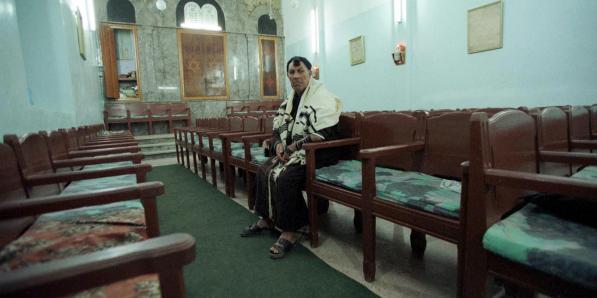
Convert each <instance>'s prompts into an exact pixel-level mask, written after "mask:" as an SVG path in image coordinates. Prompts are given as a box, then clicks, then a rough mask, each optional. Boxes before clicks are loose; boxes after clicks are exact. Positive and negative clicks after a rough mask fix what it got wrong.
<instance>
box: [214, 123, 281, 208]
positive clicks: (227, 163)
mask: <svg viewBox="0 0 597 298" xmlns="http://www.w3.org/2000/svg"><path fill="white" fill-rule="evenodd" d="M243 122H244V123H243V131H242V132H231V133H222V134H220V135H219V138H220V140H221V144H222V148H221V149H222V156H221V158H222V159H223V160H221V162H223V163H224V177H225V178H226V180H225V181H226V194H227V195H228V196H230V197H231V198H234V197H235V194H234V189H235V187H234V183H235V181H234V180H235V179H234V177H235V175H234V173H235V172H236V171H235V168H239V170H243V171H245V172H246V161H245V158H244V153H245V148H244V143H243V142H242V137H244V136H251V135H260V134H263V133H264V130H265V129H269V131H271V130H272V128H273V118H271V117H267V118H263V117H262V118H256V117H252V116H247V117H245V118H243ZM266 122H267V123H266ZM255 147H259V146H258V145H257V146H255ZM248 149H249V150H251V148H248ZM232 152H242V154H243V156H242V158H240V157H235V156H234V155H232ZM212 171H213V168H212ZM245 181H246V176H245Z"/></svg>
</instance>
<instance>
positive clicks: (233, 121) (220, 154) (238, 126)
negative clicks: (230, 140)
mask: <svg viewBox="0 0 597 298" xmlns="http://www.w3.org/2000/svg"><path fill="white" fill-rule="evenodd" d="M245 119H251V120H250V121H249V122H251V127H250V128H251V129H255V126H257V131H259V121H258V119H257V118H254V117H251V118H241V117H236V116H235V117H230V118H229V123H230V129H229V130H226V131H222V130H216V131H206V132H199V133H198V134H197V135H198V136H199V139H198V145H199V147H198V148H196V149H198V151H199V152H198V154H200V155H199V156H200V159H201V160H203V157H205V158H209V160H210V164H211V183H212V184H213V186H217V184H218V182H217V170H216V161H219V164H220V169H221V170H222V175H223V177H224V181H226V180H227V179H226V173H227V169H226V168H225V163H226V162H225V160H224V159H225V156H224V152H225V150H224V143H223V140H222V137H221V135H222V134H225V133H226V134H228V133H240V132H244V131H245V128H244V127H245ZM255 123H256V125H253V124H255ZM204 140H206V141H207V142H208V144H209V146H207V147H206V146H205V145H206V144H205V141H204ZM228 193H229V191H228V189H227V191H226V194H228Z"/></svg>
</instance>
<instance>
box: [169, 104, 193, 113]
mask: <svg viewBox="0 0 597 298" xmlns="http://www.w3.org/2000/svg"><path fill="white" fill-rule="evenodd" d="M170 111H171V113H172V115H182V114H186V115H189V116H190V114H191V109H190V108H189V106H188V105H187V103H186V102H176V103H170Z"/></svg>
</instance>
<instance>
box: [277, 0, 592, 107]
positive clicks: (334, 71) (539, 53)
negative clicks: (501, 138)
mask: <svg viewBox="0 0 597 298" xmlns="http://www.w3.org/2000/svg"><path fill="white" fill-rule="evenodd" d="M490 2H492V1H479V0H474V1H464V0H458V1H441V0H419V1H413V0H408V1H407V7H408V8H407V16H406V20H405V21H404V22H403V23H401V24H394V23H393V14H392V11H393V7H392V1H389V0H387V1H382V0H370V1H366V2H365V1H358V0H345V1H340V0H325V1H321V0H319V1H318V0H310V1H300V2H299V5H298V7H294V6H292V1H290V2H288V1H283V16H284V18H285V26H284V27H285V30H286V32H285V35H286V46H287V48H286V49H285V53H286V59H288V58H289V57H291V56H294V55H304V56H307V57H308V58H310V59H312V60H314V62H315V63H317V64H320V66H321V80H322V81H323V82H324V83H325V84H326V85H327V86H328V88H329V89H330V90H332V91H333V92H335V93H336V94H338V95H339V96H340V97H341V98H342V99H343V100H344V103H345V109H346V110H374V109H418V108H424V109H430V108H458V107H487V106H494V107H498V106H500V107H501V106H520V105H526V106H544V105H563V104H591V103H597V84H595V81H596V80H597V56H596V55H595V54H594V52H595V51H594V49H596V48H597V38H595V34H596V33H595V29H596V28H597V18H595V17H594V16H595V14H597V1H592V0H572V1H557V0H547V1H545V0H525V1H513V0H505V1H504V28H503V29H504V34H503V36H504V42H503V44H504V46H503V48H502V49H498V50H493V51H488V52H482V53H477V54H468V53H467V33H466V30H467V11H468V10H469V9H471V8H474V7H478V6H480V5H483V4H486V3H490ZM311 8H317V9H318V11H319V18H320V40H321V42H320V44H321V46H320V52H319V54H313V53H312V51H311V41H310V36H309V32H310V28H311V24H310V17H309V10H310V9H311ZM297 28H298V29H297ZM359 35H363V36H364V37H365V49H366V50H365V52H366V62H365V63H364V64H359V65H355V66H351V65H350V62H349V52H348V40H349V39H351V38H354V37H356V36H359ZM398 41H404V42H406V44H407V46H408V49H407V63H406V64H405V65H402V66H395V65H394V64H393V62H392V60H391V57H390V54H391V52H392V51H393V49H394V47H395V45H396V43H397V42H398Z"/></svg>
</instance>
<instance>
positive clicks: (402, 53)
mask: <svg viewBox="0 0 597 298" xmlns="http://www.w3.org/2000/svg"><path fill="white" fill-rule="evenodd" d="M392 59H394V64H396V65H402V64H404V63H406V44H404V43H403V42H401V43H398V44H397V45H396V48H395V49H394V53H392Z"/></svg>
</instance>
